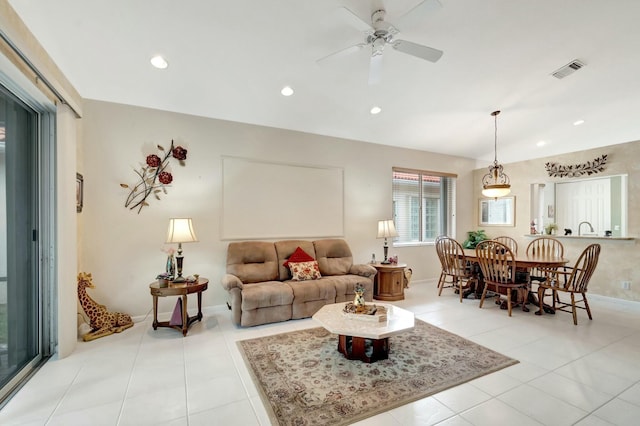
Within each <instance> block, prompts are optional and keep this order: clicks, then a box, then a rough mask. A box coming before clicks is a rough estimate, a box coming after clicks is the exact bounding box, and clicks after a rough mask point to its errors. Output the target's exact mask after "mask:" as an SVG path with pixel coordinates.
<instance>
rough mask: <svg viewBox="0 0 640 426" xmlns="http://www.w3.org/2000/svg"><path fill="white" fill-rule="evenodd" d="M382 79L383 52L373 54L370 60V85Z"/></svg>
mask: <svg viewBox="0 0 640 426" xmlns="http://www.w3.org/2000/svg"><path fill="white" fill-rule="evenodd" d="M380 80H382V52H380V53H374V54H373V55H371V60H370V61H369V85H371V86H374V85H376V84H379V83H380Z"/></svg>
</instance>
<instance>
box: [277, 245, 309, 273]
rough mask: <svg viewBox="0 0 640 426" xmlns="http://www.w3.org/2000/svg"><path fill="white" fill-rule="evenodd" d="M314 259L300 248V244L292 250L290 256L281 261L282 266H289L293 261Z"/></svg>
mask: <svg viewBox="0 0 640 426" xmlns="http://www.w3.org/2000/svg"><path fill="white" fill-rule="evenodd" d="M314 260H315V259H314V258H313V257H312V256H311V255H309V254H307V252H306V251H304V250H302V249H301V248H300V246H298V247H296V251H294V252H293V253H292V254H291V256H289V258H288V259H287V260H286V261H285V262H284V263H283V265H284V266H286V267H287V268H289V264H290V263H294V262H313V261H314Z"/></svg>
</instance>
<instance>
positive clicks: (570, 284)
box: [536, 244, 600, 325]
mask: <svg viewBox="0 0 640 426" xmlns="http://www.w3.org/2000/svg"><path fill="white" fill-rule="evenodd" d="M599 257H600V244H591V245H590V246H588V247H587V248H586V249H584V251H583V252H582V254H581V255H580V257H579V258H578V261H577V262H576V264H575V265H574V266H573V267H564V268H563V269H552V270H548V271H547V272H548V274H547V279H546V280H545V281H544V282H541V283H540V285H539V286H538V300H539V303H540V310H539V311H537V312H536V315H542V312H543V299H544V298H545V297H546V296H552V299H553V303H552V307H553V309H554V310H558V311H563V312H571V313H572V314H573V324H574V325H578V315H577V311H576V308H579V309H584V310H586V311H587V315H588V316H589V319H590V320H591V319H593V317H592V316H591V309H589V302H587V286H588V285H589V280H590V279H591V276H592V275H593V271H595V269H596V265H598V258H599ZM547 289H550V290H551V294H550V295H547V294H545V292H546V290H547ZM559 292H564V293H569V294H570V296H571V302H570V303H568V302H562V301H560V299H559ZM576 293H580V294H581V295H582V300H576ZM578 303H582V304H583V305H584V306H578V305H577V304H578ZM569 307H571V310H568V308H569Z"/></svg>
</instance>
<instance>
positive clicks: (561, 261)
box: [463, 249, 569, 309]
mask: <svg viewBox="0 0 640 426" xmlns="http://www.w3.org/2000/svg"><path fill="white" fill-rule="evenodd" d="M464 256H465V258H466V259H467V261H468V262H469V263H471V264H472V265H473V268H472V269H473V273H474V275H475V276H476V279H477V281H476V282H477V284H476V285H475V288H473V287H472V288H470V289H469V290H468V291H467V292H466V293H465V294H464V295H463V297H465V298H466V297H468V296H469V295H471V294H472V293H475V297H476V299H480V297H481V296H482V290H483V289H484V282H483V280H482V274H481V273H480V265H479V262H478V256H477V255H476V251H475V249H464ZM514 257H515V261H516V270H518V271H523V272H525V271H530V270H531V269H532V268H545V269H553V268H559V267H562V266H564V265H566V264H567V263H569V259H566V258H564V257H562V256H555V255H552V254H544V255H539V254H526V253H514ZM529 302H530V303H535V304H537V303H538V300H537V296H536V295H535V294H534V293H532V292H531V291H529ZM546 308H547V309H551V308H550V307H546Z"/></svg>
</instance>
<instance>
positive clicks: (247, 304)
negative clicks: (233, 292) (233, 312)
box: [242, 281, 293, 311]
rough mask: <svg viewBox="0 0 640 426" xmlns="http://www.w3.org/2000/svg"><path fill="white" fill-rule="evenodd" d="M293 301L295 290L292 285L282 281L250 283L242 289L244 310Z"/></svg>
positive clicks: (287, 303) (288, 303) (286, 303)
mask: <svg viewBox="0 0 640 426" xmlns="http://www.w3.org/2000/svg"><path fill="white" fill-rule="evenodd" d="M292 303H293V290H292V289H291V286H289V285H287V284H285V283H283V282H280V281H267V282H262V283H255V284H249V285H245V286H244V288H243V289H242V310H243V311H249V310H252V309H259V308H268V307H271V306H281V305H290V304H292Z"/></svg>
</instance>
